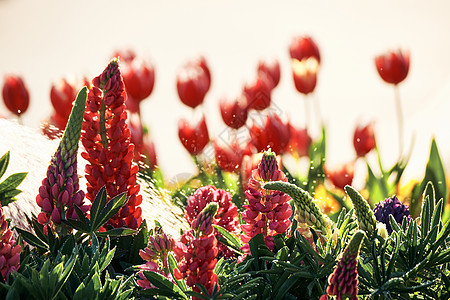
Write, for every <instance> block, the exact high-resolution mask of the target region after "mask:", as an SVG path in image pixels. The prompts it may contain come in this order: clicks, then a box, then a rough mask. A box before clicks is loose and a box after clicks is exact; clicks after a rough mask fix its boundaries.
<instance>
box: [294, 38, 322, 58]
mask: <svg viewBox="0 0 450 300" xmlns="http://www.w3.org/2000/svg"><path fill="white" fill-rule="evenodd" d="M289 54H290V56H291V58H292V59H298V60H302V59H304V58H309V57H314V58H315V59H316V60H317V62H319V63H320V53H319V48H318V47H317V45H316V43H315V42H314V40H313V39H312V38H311V37H309V36H296V37H294V38H293V39H292V42H291V44H290V45H289Z"/></svg>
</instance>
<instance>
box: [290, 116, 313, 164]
mask: <svg viewBox="0 0 450 300" xmlns="http://www.w3.org/2000/svg"><path fill="white" fill-rule="evenodd" d="M288 126H289V132H290V135H291V138H290V140H289V145H288V147H287V150H288V151H290V152H292V153H294V154H295V155H298V156H299V157H303V156H309V147H310V146H311V143H312V139H311V137H310V136H309V134H308V129H307V128H300V129H297V128H295V127H294V126H292V125H291V124H290V123H288Z"/></svg>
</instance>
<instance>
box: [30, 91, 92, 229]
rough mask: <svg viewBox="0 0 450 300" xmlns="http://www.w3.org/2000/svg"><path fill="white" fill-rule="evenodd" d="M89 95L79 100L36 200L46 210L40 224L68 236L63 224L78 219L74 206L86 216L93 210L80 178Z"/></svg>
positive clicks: (81, 96)
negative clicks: (80, 150)
mask: <svg viewBox="0 0 450 300" xmlns="http://www.w3.org/2000/svg"><path fill="white" fill-rule="evenodd" d="M86 93H87V89H86V88H83V89H82V90H81V91H80V93H79V94H78V96H77V99H76V102H75V104H74V107H73V110H72V113H71V114H70V117H69V121H68V123H67V127H66V130H65V131H64V135H63V137H62V139H61V142H60V144H59V147H58V149H57V150H56V153H55V154H54V156H53V157H52V160H51V162H50V165H49V167H48V169H47V176H46V178H44V180H43V181H42V186H41V187H40V188H39V194H38V195H37V196H36V203H37V204H38V206H39V207H41V210H42V211H41V212H40V213H39V215H38V222H39V223H40V224H49V223H50V224H53V225H55V227H56V230H57V232H59V233H64V232H63V231H64V230H65V229H67V228H66V227H65V225H64V224H62V220H66V219H78V217H77V214H76V212H75V209H74V206H78V207H79V208H80V209H81V210H82V211H83V212H84V213H86V212H87V211H88V210H89V206H88V205H84V201H83V200H84V192H83V191H81V190H79V184H78V175H77V152H78V142H79V140H80V135H81V127H82V122H83V114H84V109H85V104H86ZM63 228H65V229H64V230H63Z"/></svg>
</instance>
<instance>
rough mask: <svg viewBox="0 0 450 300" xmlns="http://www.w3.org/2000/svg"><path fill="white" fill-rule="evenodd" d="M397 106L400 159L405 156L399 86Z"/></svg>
mask: <svg viewBox="0 0 450 300" xmlns="http://www.w3.org/2000/svg"><path fill="white" fill-rule="evenodd" d="M394 89H395V104H396V106H397V121H398V147H399V152H400V153H399V159H400V158H401V157H402V154H403V113H402V103H401V101H400V90H399V88H398V85H395V87H394Z"/></svg>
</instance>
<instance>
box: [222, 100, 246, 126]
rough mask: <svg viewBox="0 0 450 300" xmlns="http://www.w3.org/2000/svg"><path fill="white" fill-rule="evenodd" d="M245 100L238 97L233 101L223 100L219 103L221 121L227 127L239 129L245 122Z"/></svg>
mask: <svg viewBox="0 0 450 300" xmlns="http://www.w3.org/2000/svg"><path fill="white" fill-rule="evenodd" d="M245 100H246V99H245V98H244V97H239V98H238V99H236V100H235V101H226V100H225V99H223V100H221V101H220V102H219V106H220V113H221V115H222V119H223V121H224V123H225V124H227V126H229V127H231V128H234V129H239V128H241V127H242V126H244V125H245V123H246V122H247V109H246V107H245V104H246V103H244V102H245Z"/></svg>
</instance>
